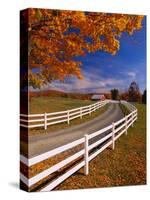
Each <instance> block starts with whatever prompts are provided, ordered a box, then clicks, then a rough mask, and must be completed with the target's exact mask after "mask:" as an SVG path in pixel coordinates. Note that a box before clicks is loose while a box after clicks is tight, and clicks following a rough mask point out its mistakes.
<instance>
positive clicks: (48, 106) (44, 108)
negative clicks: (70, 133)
mask: <svg viewBox="0 0 150 200" xmlns="http://www.w3.org/2000/svg"><path fill="white" fill-rule="evenodd" d="M94 103H96V102H95V101H91V100H79V99H71V98H63V97H37V98H32V100H31V102H30V113H36V114H37V113H44V112H47V113H48V112H57V111H65V110H69V109H73V108H78V107H82V106H86V105H90V104H94ZM108 107H109V105H105V106H104V107H102V108H100V109H99V110H96V111H95V112H92V114H91V115H84V116H83V118H82V119H80V118H76V119H74V120H71V121H70V125H68V124H67V122H64V123H59V124H54V125H50V126H48V127H47V130H44V127H41V128H34V129H30V130H29V134H30V135H35V134H41V133H43V134H45V133H47V132H51V131H56V130H61V129H64V128H68V127H71V126H74V125H78V124H81V123H84V122H87V121H89V120H91V119H94V118H95V117H97V116H99V115H100V114H102V113H103V112H105V111H106V110H107V109H108Z"/></svg>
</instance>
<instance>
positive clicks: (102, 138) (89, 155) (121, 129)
mask: <svg viewBox="0 0 150 200" xmlns="http://www.w3.org/2000/svg"><path fill="white" fill-rule="evenodd" d="M121 103H122V104H124V105H125V106H127V107H128V108H129V109H130V110H132V111H131V112H130V114H128V115H127V116H125V117H123V118H122V119H120V120H119V121H116V122H114V123H112V124H110V125H109V126H107V127H105V128H103V129H101V130H99V131H97V132H95V133H92V134H89V135H85V136H84V137H83V138H81V139H78V140H75V141H73V142H71V143H68V144H66V145H63V146H61V147H58V148H56V149H53V150H51V151H48V152H46V153H43V154H40V155H38V156H35V157H33V158H29V159H28V158H26V157H24V156H23V155H21V157H20V160H21V162H22V163H24V164H25V165H26V166H28V167H31V166H33V165H35V164H37V163H39V162H42V161H44V160H46V159H49V158H51V157H53V156H55V155H58V154H60V153H62V152H65V151H67V150H69V149H71V148H73V147H76V146H77V145H80V144H84V147H83V148H82V149H81V150H80V151H78V152H76V153H74V154H73V155H71V156H69V157H67V158H66V159H64V160H62V161H61V162H59V163H57V164H55V165H54V166H52V167H50V168H49V169H46V170H44V171H43V172H41V173H39V174H37V175H35V176H33V177H32V178H29V179H28V178H27V177H25V176H24V175H23V174H22V173H21V174H20V179H21V181H22V182H23V183H24V184H25V185H27V186H28V188H30V187H31V186H33V185H34V184H36V183H38V182H39V181H41V180H42V179H43V178H46V177H47V176H49V175H51V174H52V173H54V172H57V171H58V170H60V169H61V168H63V167H65V166H66V165H68V164H69V163H71V162H72V161H74V160H76V159H77V158H79V157H81V156H83V160H82V161H80V162H78V164H75V166H73V167H72V168H71V169H70V170H68V171H67V172H64V173H63V174H62V175H60V176H59V177H58V178H56V179H55V180H53V181H52V182H50V183H49V184H48V185H46V186H45V187H44V188H42V189H41V191H50V190H52V189H54V188H55V187H56V186H58V185H59V184H60V183H62V182H63V181H64V180H65V179H67V178H68V177H69V176H71V175H72V174H74V173H75V172H77V171H78V170H79V169H81V168H82V167H84V174H85V175H87V174H88V173H89V162H90V161H91V160H92V159H93V158H95V157H96V156H97V155H98V154H100V153H101V152H102V151H103V150H104V149H106V148H107V147H108V146H110V145H112V149H114V148H115V141H116V140H117V139H118V138H119V137H120V136H121V135H122V134H123V133H125V134H126V135H127V130H128V128H129V127H130V126H133V123H134V122H135V120H137V109H136V108H135V107H134V106H133V105H131V104H129V103H127V102H125V101H122V102H121ZM94 138H95V140H94V143H92V144H91V142H90V141H91V139H94ZM97 138H98V139H97ZM98 146H99V148H97V150H95V151H92V150H93V149H95V148H96V147H98Z"/></svg>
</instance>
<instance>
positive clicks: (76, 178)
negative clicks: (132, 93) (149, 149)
mask: <svg viewBox="0 0 150 200" xmlns="http://www.w3.org/2000/svg"><path fill="white" fill-rule="evenodd" d="M135 106H136V107H137V109H138V120H137V121H136V122H135V123H134V127H133V128H129V129H128V134H127V135H125V134H124V135H122V136H121V137H120V138H119V139H118V140H117V141H116V144H115V149H114V150H112V149H111V148H107V149H106V150H104V151H103V152H102V153H101V154H100V155H98V156H97V157H96V158H95V159H94V160H92V161H91V162H90V164H89V175H87V176H85V175H84V174H83V169H81V170H80V171H79V172H77V173H75V174H74V175H72V176H71V177H70V178H68V179H67V180H66V181H64V182H63V183H62V184H61V185H60V186H58V187H57V188H56V190H57V189H59V190H62V189H81V188H99V187H110V186H126V185H143V184H146V106H145V105H142V104H135Z"/></svg>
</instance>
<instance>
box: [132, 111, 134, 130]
mask: <svg viewBox="0 0 150 200" xmlns="http://www.w3.org/2000/svg"><path fill="white" fill-rule="evenodd" d="M133 115H134V113H132V127H133V126H134V125H133Z"/></svg>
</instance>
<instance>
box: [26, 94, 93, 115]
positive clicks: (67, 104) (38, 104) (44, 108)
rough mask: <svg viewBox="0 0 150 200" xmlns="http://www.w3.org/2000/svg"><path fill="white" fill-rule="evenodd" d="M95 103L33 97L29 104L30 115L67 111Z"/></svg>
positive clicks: (60, 98) (61, 98)
mask: <svg viewBox="0 0 150 200" xmlns="http://www.w3.org/2000/svg"><path fill="white" fill-rule="evenodd" d="M92 103H95V102H94V101H91V100H80V99H72V98H65V97H33V98H32V99H31V102H30V103H29V111H30V113H35V114H38V113H40V114H41V113H44V112H47V113H50V112H58V111H64V110H69V109H73V108H77V107H81V106H86V105H90V104H92Z"/></svg>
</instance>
